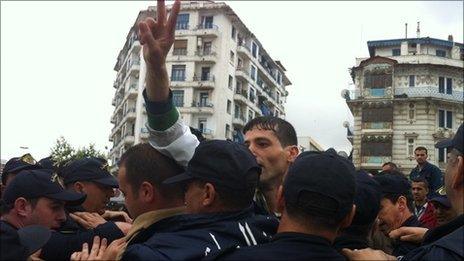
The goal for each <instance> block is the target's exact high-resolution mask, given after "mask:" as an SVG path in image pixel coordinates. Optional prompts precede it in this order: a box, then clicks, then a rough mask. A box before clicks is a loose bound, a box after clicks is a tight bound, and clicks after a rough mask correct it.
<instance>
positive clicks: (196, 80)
mask: <svg viewBox="0 0 464 261" xmlns="http://www.w3.org/2000/svg"><path fill="white" fill-rule="evenodd" d="M192 86H193V87H195V88H198V89H213V88H214V86H215V79H214V75H211V74H209V75H202V76H201V77H199V76H193V82H192Z"/></svg>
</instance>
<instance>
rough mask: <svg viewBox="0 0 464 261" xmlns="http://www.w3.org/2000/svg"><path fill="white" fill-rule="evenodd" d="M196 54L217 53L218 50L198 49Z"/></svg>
mask: <svg viewBox="0 0 464 261" xmlns="http://www.w3.org/2000/svg"><path fill="white" fill-rule="evenodd" d="M195 55H198V56H207V55H216V52H215V51H213V50H211V49H206V50H198V51H196V52H195Z"/></svg>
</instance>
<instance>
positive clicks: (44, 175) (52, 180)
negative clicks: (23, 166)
mask: <svg viewBox="0 0 464 261" xmlns="http://www.w3.org/2000/svg"><path fill="white" fill-rule="evenodd" d="M19 197H24V198H26V199H33V198H40V197H45V198H49V199H56V200H62V201H65V202H66V204H68V205H80V204H82V202H84V200H85V198H86V195H85V194H81V193H76V192H71V191H67V190H65V189H63V187H61V185H60V184H59V183H58V181H57V177H56V174H54V173H53V172H51V171H49V170H44V169H37V170H23V171H21V172H20V173H18V175H16V177H15V178H14V179H13V180H12V181H11V183H10V184H8V186H7V187H6V189H5V192H4V193H3V201H4V202H5V204H11V203H14V202H15V200H16V199H17V198H19Z"/></svg>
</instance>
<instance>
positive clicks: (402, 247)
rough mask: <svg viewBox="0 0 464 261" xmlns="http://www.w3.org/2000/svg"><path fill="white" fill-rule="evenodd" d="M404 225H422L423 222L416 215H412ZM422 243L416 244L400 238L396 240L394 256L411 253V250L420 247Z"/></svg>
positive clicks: (393, 245) (394, 242)
mask: <svg viewBox="0 0 464 261" xmlns="http://www.w3.org/2000/svg"><path fill="white" fill-rule="evenodd" d="M401 226H402V227H422V224H421V223H420V222H419V220H417V218H416V216H414V215H412V216H411V217H410V218H408V219H406V221H404V222H403V224H401ZM419 246H420V244H416V243H413V242H408V241H401V240H399V239H397V240H394V241H393V244H392V247H393V252H392V254H393V255H394V256H403V255H406V254H407V253H409V252H410V251H412V250H414V249H416V248H418V247H419Z"/></svg>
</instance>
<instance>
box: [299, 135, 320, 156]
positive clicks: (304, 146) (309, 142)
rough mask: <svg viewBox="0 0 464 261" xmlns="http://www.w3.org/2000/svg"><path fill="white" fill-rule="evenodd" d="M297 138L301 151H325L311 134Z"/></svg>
mask: <svg viewBox="0 0 464 261" xmlns="http://www.w3.org/2000/svg"><path fill="white" fill-rule="evenodd" d="M297 139H298V149H299V150H300V153H301V152H305V151H324V148H322V146H321V145H320V144H319V143H317V142H316V140H314V139H313V138H312V137H310V136H298V137H297Z"/></svg>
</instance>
